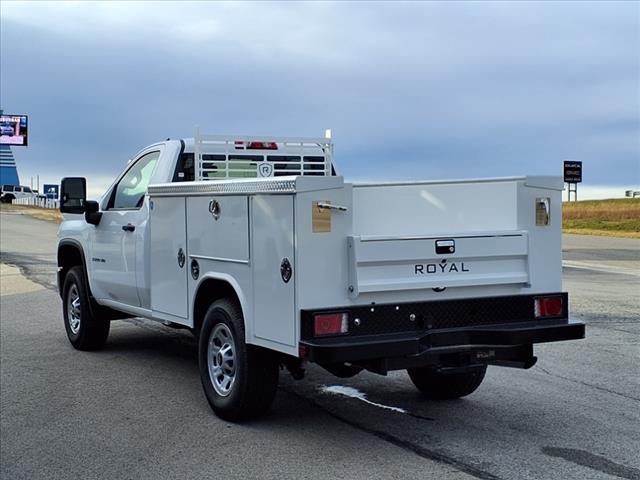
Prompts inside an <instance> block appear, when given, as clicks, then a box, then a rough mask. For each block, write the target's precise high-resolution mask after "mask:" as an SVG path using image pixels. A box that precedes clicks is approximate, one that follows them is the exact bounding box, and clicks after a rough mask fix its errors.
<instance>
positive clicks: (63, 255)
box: [58, 239, 91, 297]
mask: <svg viewBox="0 0 640 480" xmlns="http://www.w3.org/2000/svg"><path fill="white" fill-rule="evenodd" d="M76 265H79V266H81V267H82V273H83V275H84V281H85V285H87V288H89V279H88V278H87V264H86V261H85V257H84V251H83V249H82V245H81V244H80V243H79V242H78V241H76V240H71V239H66V240H61V241H60V243H59V244H58V293H60V296H61V297H62V294H63V291H62V290H63V288H64V279H65V278H66V276H67V272H68V271H69V270H70V269H71V268H73V267H75V266H76ZM89 295H91V289H90V288H89Z"/></svg>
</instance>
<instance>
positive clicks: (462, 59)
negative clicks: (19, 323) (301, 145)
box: [0, 1, 640, 198]
mask: <svg viewBox="0 0 640 480" xmlns="http://www.w3.org/2000/svg"><path fill="white" fill-rule="evenodd" d="M0 107H1V108H2V109H4V112H5V113H6V114H13V113H19V114H28V115H29V122H30V139H29V142H30V145H29V147H28V148H18V147H15V148H13V152H14V156H15V157H16V161H17V163H18V170H19V174H20V176H21V179H22V183H23V184H29V181H30V177H31V176H34V178H35V175H39V176H40V182H41V184H42V183H45V182H47V183H48V182H51V183H56V182H57V181H58V180H59V178H60V177H62V176H65V175H82V176H86V177H87V178H88V187H89V191H90V192H91V191H94V192H97V191H101V190H102V189H104V188H105V187H106V186H107V185H108V184H110V183H111V180H112V179H113V177H115V176H116V175H117V174H118V173H119V172H120V171H121V170H122V168H123V167H124V165H125V164H126V162H127V160H128V159H129V158H131V156H133V155H134V154H135V153H136V152H137V151H138V150H140V149H141V148H143V147H144V146H145V145H148V144H150V143H154V142H156V141H159V140H164V139H166V138H180V137H191V136H193V132H194V129H195V127H196V125H197V126H198V127H199V128H200V130H201V131H202V132H206V133H217V134H260V135H277V136H322V135H323V134H324V131H325V129H326V128H331V130H332V132H333V139H334V143H335V162H336V166H337V169H338V173H339V174H342V175H344V176H345V177H346V178H347V179H349V180H354V181H357V180H412V179H421V180H430V179H447V178H479V177H496V176H498V177H500V176H511V175H561V170H562V161H563V160H581V161H582V162H583V168H584V173H583V184H581V185H580V187H579V197H580V198H595V197H612V196H621V195H623V194H624V190H626V189H629V188H636V189H640V3H639V2H621V3H618V2H613V1H606V2H585V3H582V2H574V1H570V2H566V3H564V2H475V1H474V2H470V3H466V2H449V3H440V2H408V3H401V2H393V3H385V2H371V3H367V2H352V3H351V2H341V3H331V2H308V3H303V2H301V3H293V2H283V3H269V2H260V3H207V2H194V3H189V2H179V3H173V2H158V3H152V2H122V3H120V2H108V3H107V2H105V3H99V2H98V3H91V2H68V3H55V2H36V3H29V2H11V1H3V2H1V3H0ZM34 182H35V180H34Z"/></svg>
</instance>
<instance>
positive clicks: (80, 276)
mask: <svg viewBox="0 0 640 480" xmlns="http://www.w3.org/2000/svg"><path fill="white" fill-rule="evenodd" d="M62 291H63V295H62V314H63V317H64V328H65V330H66V331H67V337H68V338H69V342H71V345H73V347H74V348H77V349H78V350H97V349H98V348H101V347H103V346H104V344H105V343H106V341H107V337H108V336H109V326H110V323H109V320H105V319H104V318H100V317H97V316H95V315H94V314H93V312H92V310H91V305H90V303H89V302H90V300H89V295H88V291H87V285H86V283H85V281H84V272H83V270H82V267H80V266H76V267H73V268H71V269H69V271H68V272H67V276H66V277H65V280H64V288H63V290H62Z"/></svg>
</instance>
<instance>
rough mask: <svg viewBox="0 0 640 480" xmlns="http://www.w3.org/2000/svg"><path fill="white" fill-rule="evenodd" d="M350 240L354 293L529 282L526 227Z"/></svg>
mask: <svg viewBox="0 0 640 480" xmlns="http://www.w3.org/2000/svg"><path fill="white" fill-rule="evenodd" d="M347 243H348V253H349V286H348V290H349V292H350V295H351V297H352V298H355V297H357V296H358V295H359V294H361V293H367V292H385V291H395V290H415V289H431V288H435V289H441V288H449V287H473V286H485V285H505V284H523V285H526V284H528V283H529V264H528V262H529V255H528V237H527V233H526V232H524V231H516V232H514V231H510V232H491V233H488V232H487V233H484V234H469V235H453V236H448V237H431V236H428V237H427V236H425V237H420V236H416V237H385V236H349V237H348V239H347Z"/></svg>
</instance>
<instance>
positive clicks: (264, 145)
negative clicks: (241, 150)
mask: <svg viewBox="0 0 640 480" xmlns="http://www.w3.org/2000/svg"><path fill="white" fill-rule="evenodd" d="M277 149H278V144H277V143H276V142H249V145H247V150H277Z"/></svg>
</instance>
